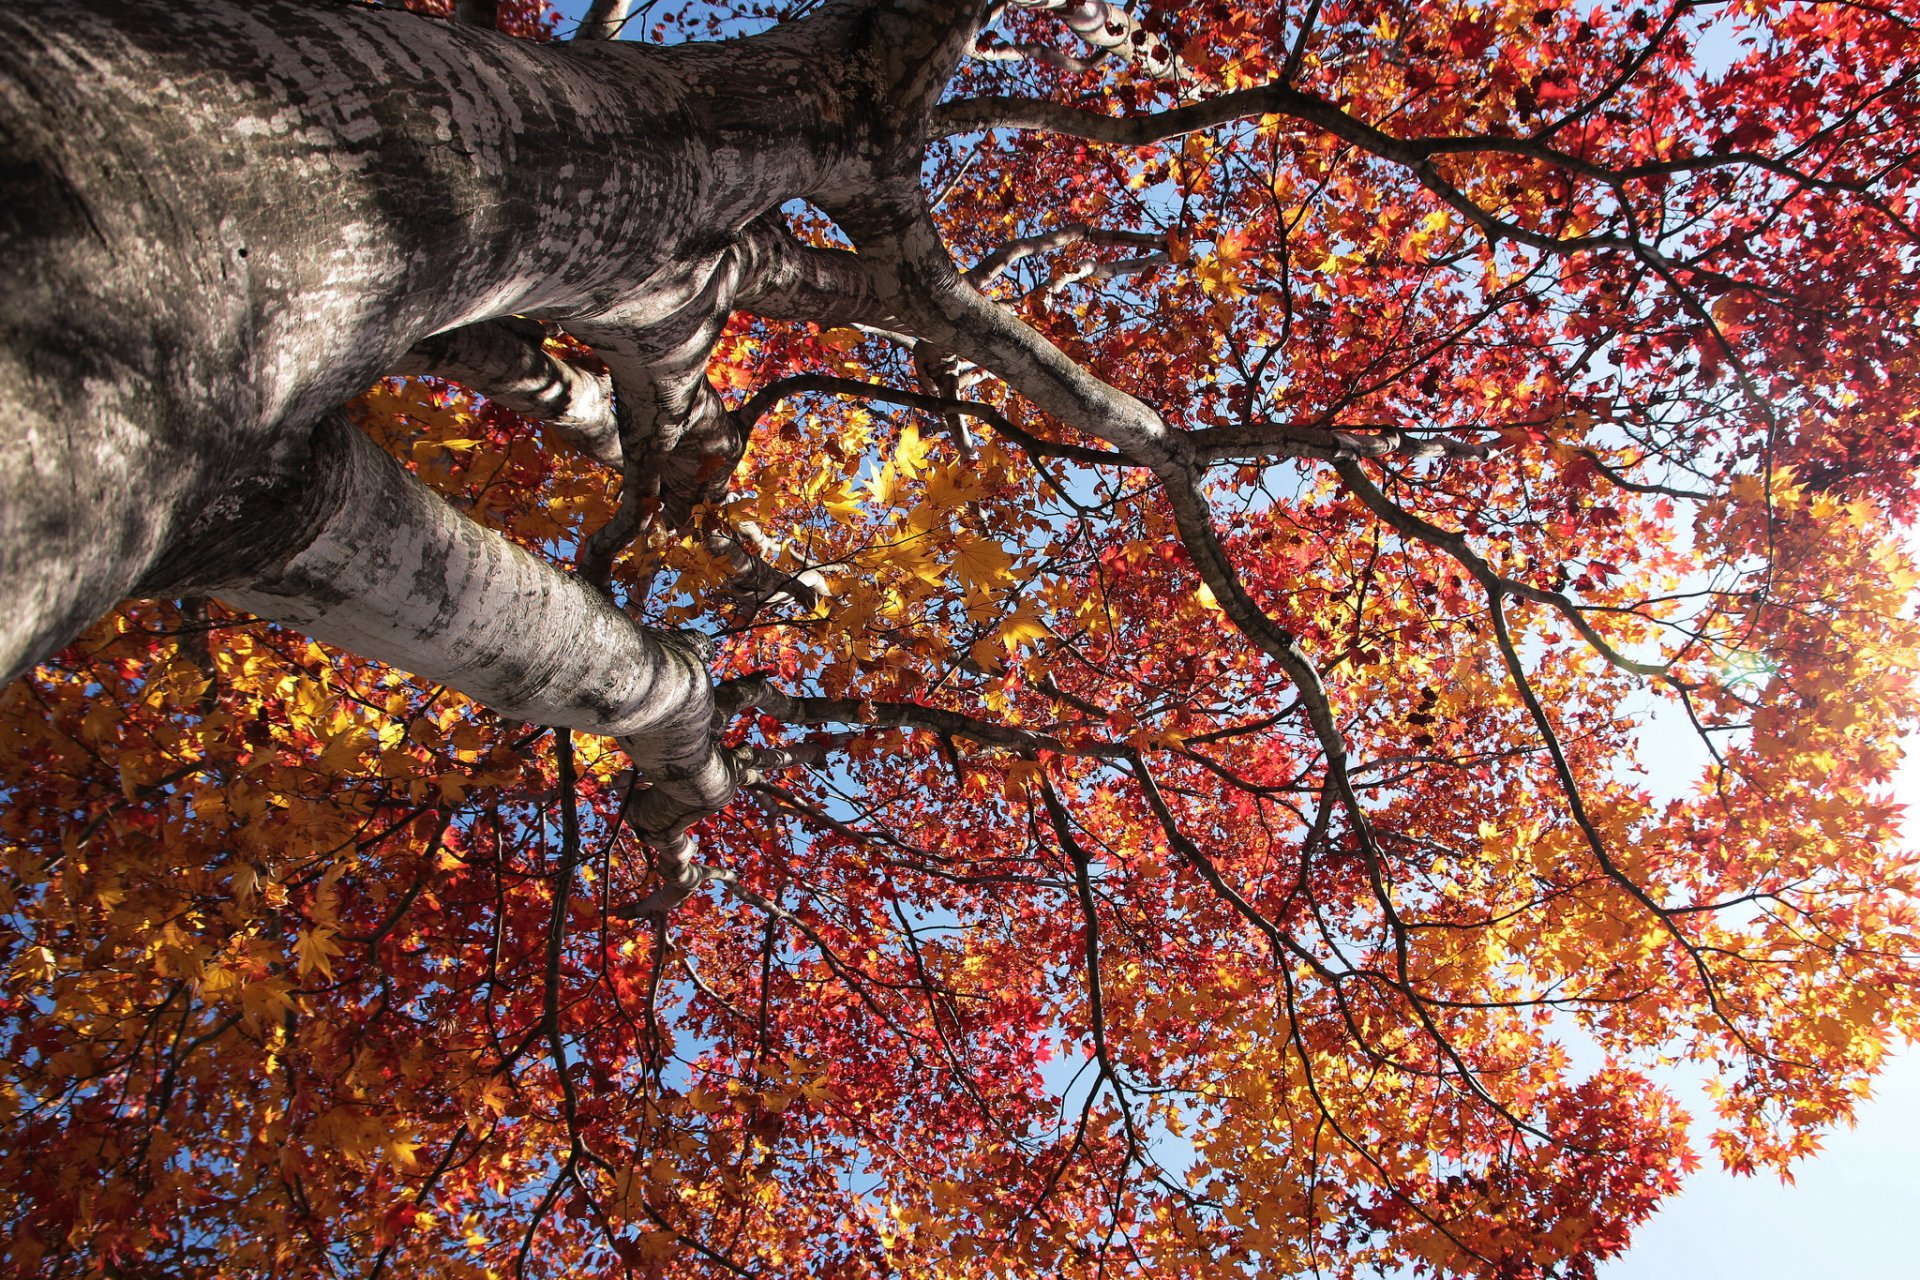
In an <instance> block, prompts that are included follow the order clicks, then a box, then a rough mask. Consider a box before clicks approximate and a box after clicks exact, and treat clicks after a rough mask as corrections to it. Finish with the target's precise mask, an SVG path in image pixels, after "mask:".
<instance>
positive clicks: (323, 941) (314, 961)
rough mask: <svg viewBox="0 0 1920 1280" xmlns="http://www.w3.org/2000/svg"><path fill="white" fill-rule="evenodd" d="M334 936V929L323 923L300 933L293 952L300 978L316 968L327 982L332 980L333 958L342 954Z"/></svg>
mask: <svg viewBox="0 0 1920 1280" xmlns="http://www.w3.org/2000/svg"><path fill="white" fill-rule="evenodd" d="M334 937H335V930H333V929H331V928H328V927H326V926H325V925H322V926H320V927H319V928H315V929H309V930H307V931H306V932H305V933H303V934H301V935H300V937H299V940H298V941H297V942H295V943H294V954H295V956H296V957H297V958H298V960H299V963H300V976H301V978H303V979H304V978H305V977H306V976H307V975H308V974H309V973H312V972H313V971H314V970H315V969H318V970H319V971H320V972H321V973H322V974H324V975H325V976H326V978H327V980H328V981H329V982H331V981H332V980H333V958H334V957H335V956H337V955H342V954H344V951H343V949H342V948H341V946H340V944H339V943H337V942H335V941H334V940H333V939H334Z"/></svg>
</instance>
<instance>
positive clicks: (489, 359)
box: [393, 317, 620, 467]
mask: <svg viewBox="0 0 1920 1280" xmlns="http://www.w3.org/2000/svg"><path fill="white" fill-rule="evenodd" d="M545 338H546V331H545V330H544V329H543V328H542V327H541V325H540V324H539V323H538V322H536V321H532V320H522V319H519V318H517V317H508V318H505V319H500V320H487V321H483V322H481V323H479V324H470V325H464V326H462V327H460V328H458V329H449V330H448V331H446V332H445V333H437V334H435V335H434V336H433V337H431V338H427V339H424V340H422V341H420V342H417V343H415V344H414V346H413V349H412V350H411V351H409V352H407V354H406V355H404V356H402V357H401V358H400V360H399V362H398V363H397V364H395V365H394V367H393V372H394V373H396V374H400V375H403V376H408V377H414V376H419V375H423V374H424V375H427V376H430V377H435V378H444V379H446V380H447V381H449V382H457V383H459V384H460V385H461V386H463V387H466V388H467V389H469V390H471V391H477V392H479V393H480V394H481V395H483V396H485V397H487V398H488V399H489V400H492V401H494V402H495V403H497V404H499V405H501V406H503V407H504V408H507V409H511V410H513V412H515V413H517V414H519V415H520V416H521V417H523V418H531V419H533V420H534V421H536V422H541V423H544V424H545V425H546V426H548V427H549V428H551V429H552V430H553V432H554V434H555V435H557V436H559V437H560V438H561V439H562V440H565V441H566V442H567V443H568V444H571V445H572V446H573V447H574V448H576V449H578V450H580V452H582V453H584V454H586V455H587V456H588V457H590V458H592V459H594V460H595V461H596V462H600V463H602V464H604V465H606V466H610V467H617V466H619V465H620V431H619V428H618V426H617V425H616V424H615V422H614V414H613V386H612V383H611V382H610V381H609V380H608V379H607V377H606V376H605V375H604V374H596V373H591V372H588V371H587V370H585V369H582V368H580V367H579V366H578V365H573V364H568V363H567V362H566V361H565V360H562V359H560V358H559V357H558V356H556V355H553V354H552V353H550V352H548V351H547V350H546V349H545V347H544V346H543V345H542V344H543V342H544V341H545Z"/></svg>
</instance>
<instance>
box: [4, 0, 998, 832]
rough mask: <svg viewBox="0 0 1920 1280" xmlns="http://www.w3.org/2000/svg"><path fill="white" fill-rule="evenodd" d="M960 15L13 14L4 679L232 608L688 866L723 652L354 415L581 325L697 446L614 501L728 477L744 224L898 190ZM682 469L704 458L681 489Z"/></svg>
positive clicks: (104, 10) (870, 11) (208, 6)
mask: <svg viewBox="0 0 1920 1280" xmlns="http://www.w3.org/2000/svg"><path fill="white" fill-rule="evenodd" d="M976 8H977V6H975V5H973V4H972V3H955V2H953V0H896V2H895V3H890V4H875V3H870V2H867V0H839V2H838V3H831V4H829V5H827V6H826V7H825V8H824V9H822V10H821V11H820V12H819V13H818V14H817V15H816V16H815V17H814V18H812V19H809V20H807V21H803V22H800V23H795V24H789V25H786V26H783V27H781V28H778V29H776V30H775V31H773V32H771V33H769V34H768V35H766V36H762V37H758V38H755V39H752V40H746V41H734V42H729V43H726V44H721V45H707V46H699V45H692V46H681V47H676V48H672V49H661V48H649V47H641V46H633V45H625V44H613V43H608V42H605V41H598V42H596V41H588V42H584V43H576V44H573V45H570V46H536V45H530V44H525V43H520V42H516V41H513V40H510V39H507V38H505V37H502V36H499V35H497V34H495V33H493V32H491V31H486V30H481V29H476V28H475V27H472V26H465V25H458V24H453V23H445V22H433V21H429V20H425V19H422V18H419V17H416V16H413V15H409V14H405V13H398V12H392V11H385V10H379V9H373V8H369V7H363V6H360V5H356V4H341V5H339V6H337V7H334V6H328V5H324V4H319V3H304V4H300V3H265V4H254V3H248V4H240V3H233V2H230V0H229V2H223V0H207V2H206V3H199V4H194V5H177V4H172V3H166V2H164V0H84V2H83V3H79V4H74V5H62V6H59V7H57V8H49V7H46V6H42V5H32V6H28V5H21V4H11V3H9V4H6V5H4V6H0V174H4V178H5V188H6V199H5V200H4V202H0V295H4V296H5V297H6V299H7V302H8V306H7V308H6V311H5V314H4V315H0V399H3V400H4V402H5V403H6V404H7V406H8V415H9V418H8V423H7V426H6V430H5V431H4V433H0V599H4V600H5V601H6V602H7V606H8V607H7V608H6V610H5V611H4V613H0V674H3V675H4V678H7V679H11V678H12V677H13V676H14V675H15V674H17V673H18V672H20V671H21V670H23V669H24V668H25V667H26V666H27V665H29V664H31V663H32V662H34V661H37V660H39V659H40V658H42V657H44V656H46V655H47V654H49V653H50V652H52V651H53V650H54V649H56V648H58V647H59V646H60V645H62V644H64V643H65V642H66V641H67V640H68V639H70V638H71V637H72V636H74V635H75V634H76V633H77V632H78V631H79V630H80V628H82V627H83V626H85V625H86V624H87V623H89V622H90V621H92V620H93V619H94V618H96V617H98V616H99V615H100V614H102V613H104V612H105V611H106V610H107V609H109V608H110V607H112V605H113V604H114V603H115V602H116V601H117V600H118V599H120V598H121V597H122V596H125V595H128V594H182V593H187V592H193V593H201V592H209V591H210V592H217V593H219V594H222V595H224V596H225V597H226V598H227V599H228V600H229V601H230V602H232V603H235V604H238V605H241V606H243V607H246V608H250V609H254V610H256V611H258V612H260V613H261V614H262V615H264V616H266V617H269V618H273V619H276V620H280V621H284V622H287V623H290V624H293V625H296V626H300V627H304V628H306V629H307V630H308V631H310V632H311V633H312V634H314V635H316V636H319V637H321V638H323V639H328V640H332V641H334V642H336V643H339V644H342V645H344V646H347V647H349V648H352V649H355V650H357V651H359V652H361V653H363V654H365V655H367V656H371V657H375V658H380V659H383V660H386V661H390V662H394V663H396V664H397V665H400V666H402V667H405V668H408V669H410V670H412V671H414V672H416V673H418V674H421V675H423V676H426V677H428V678H431V679H435V680H441V681H445V682H447V683H450V684H452V685H454V686H455V687H458V688H461V689H463V690H464V691H466V692H468V693H470V694H472V695H474V696H475V697H478V698H480V699H483V700H485V701H487V702H490V703H492V704H493V705H495V706H497V707H499V708H500V709H501V710H503V711H505V712H507V713H508V714H511V715H515V716H518V717H523V718H527V719H534V720H539V721H543V722H546V723H552V724H558V725H565V726H570V727H575V728H581V729H587V730H593V731H597V732H603V733H610V734H616V735H619V736H620V737H621V739H622V741H623V742H625V743H626V744H627V745H628V747H629V750H630V751H632V752H633V754H634V757H635V762H636V763H637V764H639V765H640V766H641V767H642V768H643V769H644V770H646V771H647V772H648V774H649V776H650V777H651V778H652V780H653V782H654V789H653V791H652V792H651V793H649V800H648V803H647V805H646V806H644V808H645V810H646V812H645V815H644V817H645V823H644V824H643V825H644V826H646V827H647V829H649V830H651V831H652V833H653V834H655V835H656V836H658V837H659V838H661V839H662V840H664V841H665V842H666V845H668V846H671V847H672V848H673V851H674V852H675V853H676V854H677V855H680V856H682V857H684V853H685V847H684V841H683V840H681V839H680V836H679V833H680V832H681V831H682V830H683V829H684V827H685V825H686V823H687V822H688V821H691V820H692V819H693V818H694V817H697V816H698V815H699V814H700V813H702V812H706V811H711V810H712V809H713V808H715V807H717V806H718V805H720V804H724V803H725V802H726V799H727V797H728V795H729V794H730V793H731V787H732V784H733V778H734V775H735V774H736V773H737V771H738V766H737V765H736V764H735V763H734V762H732V761H731V760H730V758H728V757H726V756H725V755H724V754H723V753H721V752H720V751H719V750H718V749H717V748H716V747H715V745H714V744H713V741H712V737H711V731H710V727H709V723H708V722H709V714H710V708H711V695H710V690H709V687H708V683H707V678H706V674H705V671H704V664H703V661H702V655H703V653H704V647H703V646H702V645H701V644H700V643H699V642H698V641H697V640H682V639H676V638H674V637H671V636H663V635H659V634H654V633H649V632H647V631H645V630H644V629H642V628H640V627H637V626H635V625H634V624H633V623H632V622H631V621H630V620H628V619H627V618H626V617H625V616H624V615H622V614H620V613H619V612H618V611H617V610H615V609H614V608H613V607H612V606H611V604H610V603H608V602H607V601H606V600H604V599H603V598H601V597H600V596H598V595H597V594H595V593H594V592H593V591H592V590H590V589H589V588H588V587H586V586H584V585H582V584H581V583H580V582H578V581H576V580H575V579H573V578H572V577H571V576H570V575H568V574H566V573H564V572H562V571H561V570H559V569H557V568H555V567H554V566H552V565H548V564H545V563H543V562H540V561H538V560H536V559H534V558H532V557H529V556H527V555H525V554H524V553H522V552H520V551H518V550H516V549H515V548H513V547H511V546H510V545H508V544H507V543H506V542H505V541H504V540H503V539H501V538H500V537H498V536H497V535H495V534H493V533H491V532H489V531H486V530H483V529H481V528H479V527H478V526H476V525H473V524H472V523H471V522H469V521H467V520H466V519H465V518H464V517H462V516H460V515H458V514H457V513H455V512H453V511H452V510H451V509H449V508H447V507H446V506H445V505H444V504H443V503H441V502H439V500H438V499H436V498H434V497H433V496H432V495H431V494H429V493H428V492H427V491H426V490H425V489H423V488H422V487H420V486H419V485H418V484H417V482H415V481H414V480H413V479H412V478H411V477H410V476H408V475H407V474H406V473H405V472H404V470H403V469H401V468H400V467H398V466H397V465H396V464H393V463H392V462H391V461H389V460H386V459H384V458H383V457H381V456H379V455H378V452H377V451H376V450H374V449H373V448H372V447H371V445H369V444H368V443H367V442H366V441H365V440H363V439H361V438H360V437H358V436H357V435H356V434H355V433H353V432H352V431H351V430H350V429H347V428H345V427H344V426H342V425H341V422H340V420H339V419H338V417H337V416H336V411H337V408H338V406H339V405H341V403H342V402H344V401H345V400H347V399H348V398H350V397H352V396H353V395H355V394H357V393H358V392H360V391H361V390H363V389H364V388H365V387H366V386H367V385H369V384H370V383H371V382H372V381H373V380H374V379H375V378H377V377H378V376H380V375H382V374H383V373H386V372H388V371H390V370H392V369H394V368H395V367H397V366H399V365H400V364H401V363H402V360H403V357H404V355H405V353H407V352H408V351H409V349H411V348H414V347H415V346H416V344H419V343H420V342H421V341H422V340H423V339H425V338H427V337H429V336H430V335H433V334H436V333H441V332H444V331H448V330H452V329H456V328H458V327H460V326H465V325H470V324H473V323H475V322H479V321H485V320H489V319H491V318H495V317H502V316H508V315H514V314H532V315H539V316H543V317H546V318H550V319H560V320H562V321H563V322H566V323H568V324H569V326H570V327H572V328H573V329H574V330H575V331H576V332H580V333H584V334H590V335H593V336H594V337H596V338H600V339H601V340H603V341H605V342H606V344H607V347H608V355H609V357H610V362H611V363H613V364H614V365H615V387H616V389H618V388H619V387H620V385H621V374H622V362H623V361H624V362H625V363H626V364H627V365H628V366H630V367H631V368H632V369H634V370H635V371H636V374H637V376H636V377H635V379H634V381H633V384H632V386H630V387H629V388H628V393H627V399H629V400H631V401H633V402H634V404H635V405H639V404H641V403H642V402H644V401H645V400H646V399H647V397H648V388H654V389H655V390H656V391H657V399H658V404H657V405H655V406H654V409H653V412H655V413H657V414H660V415H664V416H665V417H669V418H670V417H673V416H674V415H675V414H678V416H679V417H680V418H681V419H682V420H681V421H678V422H667V421H662V422H658V423H653V424H652V425H650V426H649V425H648V422H649V419H648V413H647V412H646V411H642V410H641V409H635V410H634V411H633V412H631V413H630V412H626V411H623V412H622V415H621V418H622V424H623V441H622V443H624V444H625V445H626V446H627V454H628V467H629V472H628V474H629V480H630V482H631V480H632V478H633V476H634V471H633V467H634V465H635V464H634V462H633V459H634V458H636V457H639V456H641V455H643V454H644V455H646V458H647V460H648V461H647V465H649V466H653V467H655V471H656V474H664V475H666V476H667V477H668V480H669V483H670V484H673V485H675V486H677V487H678V488H685V487H686V485H687V484H691V483H696V482H697V483H700V484H711V483H713V482H714V480H715V479H716V477H712V476H707V475H706V474H705V472H706V471H708V470H711V469H712V467H713V465H714V463H713V459H710V458H708V457H707V455H708V454H709V453H711V454H713V455H714V457H715V458H717V459H718V460H719V462H720V463H721V464H723V465H724V466H726V467H730V466H731V463H732V458H733V457H734V456H737V441H734V440H733V436H734V435H737V433H736V432H733V431H732V428H731V425H730V424H729V423H728V422H727V421H726V414H725V411H724V408H723V407H720V406H719V404H718V401H717V400H716V399H715V398H714V397H713V394H712V392H711V390H710V389H709V388H707V387H706V385H705V380H704V374H703V372H702V370H703V367H704V360H705V345H710V343H711V339H712V335H713V333H714V332H715V330H716V326H717V325H718V323H720V322H721V321H722V320H724V315H725V310H726V308H727V307H728V306H729V305H730V299H731V298H732V296H733V295H734V294H736V293H738V292H739V291H740V288H741V281H740V278H739V275H740V272H741V271H743V270H745V269H749V268H751V267H752V265H753V264H754V262H755V261H756V258H755V255H754V252H753V251H752V250H751V249H742V248H741V247H740V246H741V245H742V243H743V242H742V239H741V232H742V229H743V228H745V227H747V226H748V224H749V223H751V222H753V220H754V219H756V218H759V217H761V216H762V215H764V214H766V213H767V212H769V211H770V210H772V209H774V208H776V207H777V206H778V205H779V204H780V203H781V202H782V201H784V200H785V199H788V198H791V197H794V196H809V197H812V198H815V199H819V200H823V201H827V200H835V201H839V202H841V203H852V204H858V203H859V201H860V199H861V198H862V193H863V191H864V190H865V188H866V187H867V186H868V185H869V184H871V182H872V179H873V174H874V171H875V165H876V164H879V165H884V166H887V167H889V168H891V169H899V170H906V171H909V172H910V171H911V168H912V165H914V164H917V156H918V148H919V146H920V145H921V135H922V128H923V122H924V119H925V118H926V115H927V112H928V109H929V108H930V106H931V103H932V99H933V95H934V94H936V93H937V92H938V88H939V85H940V84H941V83H942V82H944V80H945V78H946V74H947V71H948V70H949V69H950V67H951V64H952V60H953V58H955V57H957V56H958V52H959V50H960V49H961V48H962V47H963V45H964V43H965V41H966V39H967V38H969V36H970V32H971V27H972V24H973V20H974V18H975V17H976V16H977V13H976ZM883 103H885V104H890V106H891V107H892V108H893V109H882V104H883ZM903 125H904V127H903ZM749 239H750V238H749ZM786 274H787V275H792V274H793V273H792V271H791V270H788V271H787V273H786ZM805 274H806V272H805V270H802V271H801V275H800V277H796V278H795V280H794V281H789V282H788V283H786V284H783V286H782V287H783V288H790V287H792V285H793V284H794V283H796V282H797V281H798V280H799V279H800V278H801V277H804V276H805ZM703 344H704V345H703ZM458 345H459V344H453V345H452V346H449V347H448V350H452V349H453V346H458ZM427 349H428V350H429V351H431V350H433V348H432V346H431V344H429V347H428V348H427ZM443 354H444V353H443ZM467 354H469V355H473V354H475V353H473V352H468V353H467ZM483 354H484V353H483ZM494 354H496V355H497V353H494ZM663 378H664V379H665V381H662V379H663ZM690 406H691V407H690ZM702 406H704V409H703V411H702V413H695V412H694V411H693V410H694V409H695V408H701V407H702ZM709 418H711V419H713V423H711V424H708V426H707V427H703V426H702V425H701V424H702V423H703V422H705V421H706V419H709ZM689 427H691V428H692V430H691V431H689ZM643 428H645V430H643ZM709 428H711V429H709ZM647 431H651V432H652V433H653V434H654V435H657V436H658V437H659V438H658V440H650V439H649V438H648V437H647V434H646V432H647ZM679 435H688V436H689V437H690V438H692V437H696V436H697V437H700V439H699V440H698V444H697V448H696V449H695V450H694V452H696V453H698V454H700V457H698V458H695V459H694V460H693V461H691V462H689V463H679V464H676V463H674V462H671V461H668V462H665V463H662V462H661V461H660V459H661V458H663V457H666V455H667V454H669V453H670V451H671V448H672V444H673V441H674V439H675V438H676V437H677V436H679ZM707 435H713V436H714V437H715V439H714V440H712V441H708V440H706V439H705V438H704V437H705V436H707ZM598 443H599V445H600V446H601V452H602V453H603V455H611V453H612V452H613V449H612V442H611V441H610V440H606V439H602V440H600V441H599V442H598ZM729 450H733V452H732V453H731V454H729ZM676 465H678V466H680V467H681V469H683V470H684V469H686V468H687V467H689V466H691V467H692V468H693V472H698V473H700V474H698V475H694V474H693V473H692V472H690V473H689V476H688V477H678V475H677V472H676V471H675V470H674V468H675V466H676ZM718 479H720V480H724V474H722V475H721V476H719V477H718ZM683 481H684V483H683Z"/></svg>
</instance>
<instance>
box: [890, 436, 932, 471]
mask: <svg viewBox="0 0 1920 1280" xmlns="http://www.w3.org/2000/svg"><path fill="white" fill-rule="evenodd" d="M932 451H933V442H932V441H931V440H922V439H921V438H920V428H919V427H916V426H914V425H913V424H912V423H908V424H907V426H906V429H905V430H903V431H901V433H900V445H899V447H898V448H896V449H895V450H894V451H893V460H894V463H895V465H897V466H898V467H899V468H900V470H901V471H902V472H904V473H906V474H907V475H919V474H920V473H921V472H922V471H924V470H926V468H927V455H928V454H929V453H931V452H932Z"/></svg>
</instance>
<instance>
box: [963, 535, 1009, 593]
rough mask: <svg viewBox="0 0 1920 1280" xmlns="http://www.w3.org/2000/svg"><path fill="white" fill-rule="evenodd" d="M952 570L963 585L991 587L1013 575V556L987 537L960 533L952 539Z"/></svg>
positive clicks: (982, 588)
mask: <svg viewBox="0 0 1920 1280" xmlns="http://www.w3.org/2000/svg"><path fill="white" fill-rule="evenodd" d="M953 570H954V572H955V573H956V574H958V575H959V577H960V580H961V581H962V582H964V583H965V584H966V585H967V586H969V587H973V588H978V589H980V590H983V591H991V590H992V589H993V588H995V587H998V586H1001V585H1002V584H1004V583H1006V582H1008V581H1010V580H1011V579H1012V577H1013V572H1012V570H1013V557H1012V556H1010V555H1008V554H1007V552H1006V548H1004V547H1002V546H1001V545H1000V544H999V543H997V542H995V541H994V540H993V539H991V538H982V537H980V536H978V535H976V534H971V533H963V534H960V535H959V536H957V537H956V538H954V540H953Z"/></svg>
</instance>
